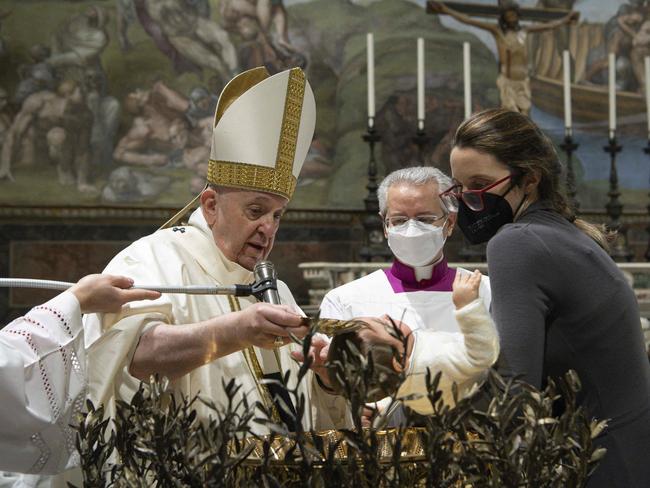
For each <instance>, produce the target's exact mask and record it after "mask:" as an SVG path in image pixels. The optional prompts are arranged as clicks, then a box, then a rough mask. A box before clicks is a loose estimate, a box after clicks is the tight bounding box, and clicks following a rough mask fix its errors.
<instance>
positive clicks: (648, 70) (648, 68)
mask: <svg viewBox="0 0 650 488" xmlns="http://www.w3.org/2000/svg"><path fill="white" fill-rule="evenodd" d="M643 64H644V65H645V66H644V67H645V107H646V117H647V118H648V140H649V141H650V56H646V57H645V58H644V59H643Z"/></svg>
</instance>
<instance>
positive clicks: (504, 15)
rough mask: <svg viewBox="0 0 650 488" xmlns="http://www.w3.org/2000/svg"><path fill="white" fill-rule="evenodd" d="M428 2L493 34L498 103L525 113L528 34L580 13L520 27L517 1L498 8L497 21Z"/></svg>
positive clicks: (528, 98) (528, 103)
mask: <svg viewBox="0 0 650 488" xmlns="http://www.w3.org/2000/svg"><path fill="white" fill-rule="evenodd" d="M429 5H430V6H431V7H432V8H433V9H435V11H437V12H438V13H441V14H447V15H450V16H452V17H453V18H454V19H456V20H458V21H459V22H462V23H464V24H467V25H471V26H474V27H478V28H479V29H483V30H486V31H488V32H489V33H490V34H492V36H493V37H494V40H495V41H496V44H497V50H498V55H499V77H498V78H497V87H498V88H499V94H500V97H501V106H502V107H504V108H507V109H509V110H514V111H517V112H522V113H524V114H528V113H530V106H531V93H530V79H529V77H528V50H527V46H526V37H527V35H528V34H530V33H533V32H541V31H544V30H549V29H555V28H556V27H559V26H561V25H564V24H567V23H569V22H573V21H577V19H578V15H579V14H578V12H569V13H568V14H567V15H566V16H564V17H562V18H561V19H557V20H554V21H550V22H540V23H534V24H530V25H527V26H525V27H522V26H521V25H520V24H519V19H520V12H519V6H518V5H517V4H516V3H508V4H506V5H505V6H501V7H500V8H501V15H500V16H499V22H498V24H494V23H491V22H483V21H480V20H476V19H473V18H472V17H470V16H468V15H465V14H463V13H461V12H457V11H456V10H454V9H452V8H450V7H448V6H447V5H445V4H444V3H442V2H431V3H430V4H429Z"/></svg>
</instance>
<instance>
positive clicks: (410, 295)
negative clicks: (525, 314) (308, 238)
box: [320, 268, 499, 414]
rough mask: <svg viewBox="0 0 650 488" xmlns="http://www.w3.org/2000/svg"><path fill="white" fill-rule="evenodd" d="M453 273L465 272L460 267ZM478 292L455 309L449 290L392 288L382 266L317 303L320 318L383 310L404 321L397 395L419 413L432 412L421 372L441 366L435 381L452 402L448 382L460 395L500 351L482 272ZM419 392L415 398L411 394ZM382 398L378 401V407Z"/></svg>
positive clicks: (479, 378)
mask: <svg viewBox="0 0 650 488" xmlns="http://www.w3.org/2000/svg"><path fill="white" fill-rule="evenodd" d="M457 272H460V273H469V271H467V270H464V269H462V268H457ZM479 297H480V298H478V299H477V300H475V301H474V302H472V303H471V304H469V305H467V306H466V307H464V308H463V309H462V310H459V311H456V308H455V306H454V304H453V302H452V292H450V291H413V292H401V293H395V292H394V291H393V288H392V287H391V285H390V283H389V281H388V278H387V277H386V274H385V273H384V271H381V270H379V271H375V272H373V273H371V274H369V275H367V276H364V277H363V278H359V279H358V280H355V281H352V282H350V283H347V284H345V285H342V286H340V287H338V288H335V289H333V290H331V291H330V292H328V293H327V294H326V295H325V297H324V299H323V302H322V304H321V308H320V316H321V317H323V318H331V319H342V320H349V319H352V318H356V317H379V316H382V315H384V314H387V315H388V316H390V317H391V318H393V319H396V320H401V321H403V322H404V323H405V324H407V325H408V326H409V327H410V328H411V330H412V331H413V334H414V341H415V342H414V346H413V351H412V353H411V357H410V358H409V361H410V365H409V370H408V372H407V374H408V376H407V379H406V381H405V382H404V384H403V385H402V386H401V387H400V389H399V391H398V396H399V397H407V396H411V395H413V397H414V398H413V399H410V400H406V399H405V400H404V404H406V405H407V406H409V407H410V408H412V409H413V410H415V411H416V412H418V413H420V414H430V413H432V407H431V405H430V403H429V401H428V399H427V398H426V372H427V368H429V369H430V370H431V373H432V375H433V376H435V375H436V373H438V371H442V373H443V375H442V377H441V381H440V384H439V388H440V389H441V390H442V393H443V399H444V401H445V402H447V403H448V404H449V405H453V402H452V391H451V388H452V385H453V383H454V382H455V383H457V384H458V387H459V394H460V397H461V398H462V396H464V395H468V394H469V393H470V392H471V390H472V385H474V384H476V383H480V382H481V381H482V380H483V379H484V377H485V373H486V371H487V369H488V368H489V367H490V366H492V365H493V364H494V362H495V361H496V360H497V357H498V355H499V340H498V334H497V331H496V328H495V326H494V323H493V321H492V319H491V318H490V315H489V313H488V309H489V304H490V298H491V294H490V286H489V280H488V278H487V277H485V276H484V277H483V279H482V281H481V285H480V288H479ZM415 397H418V398H415ZM387 404H388V402H387V401H384V400H381V401H380V402H378V407H379V409H380V410H382V409H383V408H384V407H385V406H386V405H387Z"/></svg>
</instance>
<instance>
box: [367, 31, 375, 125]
mask: <svg viewBox="0 0 650 488" xmlns="http://www.w3.org/2000/svg"><path fill="white" fill-rule="evenodd" d="M366 45H367V52H368V127H371V128H372V127H374V126H375V42H374V38H373V35H372V32H368V34H367V35H366Z"/></svg>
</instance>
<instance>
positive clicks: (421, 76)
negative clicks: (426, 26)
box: [418, 37, 424, 130]
mask: <svg viewBox="0 0 650 488" xmlns="http://www.w3.org/2000/svg"><path fill="white" fill-rule="evenodd" d="M423 129H424V39H422V38H421V37H418V130H423Z"/></svg>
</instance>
